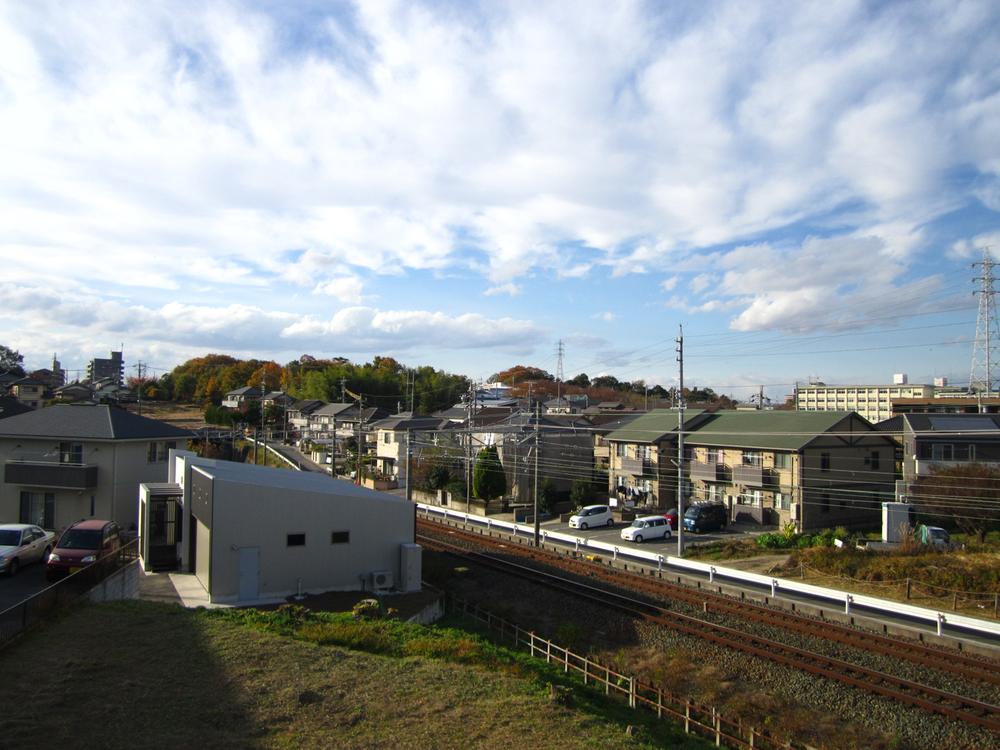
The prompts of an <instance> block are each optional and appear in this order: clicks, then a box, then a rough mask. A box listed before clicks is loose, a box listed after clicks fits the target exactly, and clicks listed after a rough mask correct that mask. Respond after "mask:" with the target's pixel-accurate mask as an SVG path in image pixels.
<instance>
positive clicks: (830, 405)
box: [795, 375, 935, 424]
mask: <svg viewBox="0 0 1000 750" xmlns="http://www.w3.org/2000/svg"><path fill="white" fill-rule="evenodd" d="M893 380H894V381H895V382H893V383H892V384H891V385H826V384H825V383H810V384H809V385H800V386H796V388H795V408H796V409H797V410H798V411H853V412H857V413H858V414H860V415H861V416H862V417H864V418H865V419H867V420H868V421H869V422H871V423H873V424H874V423H876V422H881V421H882V420H884V419H889V418H890V417H891V416H892V401H893V399H900V398H921V399H924V398H932V397H933V396H934V392H935V388H934V386H932V385H923V384H921V385H916V384H914V385H911V384H909V383H907V382H906V376H905V375H896V376H895V377H894V378H893Z"/></svg>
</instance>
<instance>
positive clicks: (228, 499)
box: [139, 452, 421, 603]
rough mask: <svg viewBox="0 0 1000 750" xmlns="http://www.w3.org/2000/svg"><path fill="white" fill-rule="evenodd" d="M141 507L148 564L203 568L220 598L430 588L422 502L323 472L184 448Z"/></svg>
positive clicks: (213, 596) (148, 489)
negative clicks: (418, 525)
mask: <svg viewBox="0 0 1000 750" xmlns="http://www.w3.org/2000/svg"><path fill="white" fill-rule="evenodd" d="M139 507H140V512H139V515H140V527H139V531H140V555H141V557H142V562H143V567H144V568H145V569H146V570H153V569H158V570H170V569H173V570H180V571H184V572H190V573H194V575H195V576H196V577H197V579H198V581H199V582H200V583H201V585H202V586H203V587H204V589H205V591H206V592H207V593H208V595H209V599H210V600H211V601H212V602H230V603H231V602H252V601H257V600H260V599H281V598H285V597H287V596H290V595H293V594H296V593H300V592H301V593H319V592H322V591H359V590H362V591H372V590H389V589H400V590H403V591H417V590H419V589H420V576H421V571H420V547H419V546H417V545H416V544H414V543H413V542H414V532H415V521H416V517H415V506H414V505H413V504H412V503H409V502H407V501H405V500H403V499H401V498H398V497H395V496H393V495H387V494H383V493H380V492H373V491H371V490H367V489H364V488H362V487H357V486H355V485H353V484H350V483H348V482H343V481H340V480H336V479H331V478H330V477H329V476H326V475H323V474H317V473H310V472H296V471H289V470H285V469H273V468H268V467H263V466H252V465H248V464H239V463H233V462H231V461H219V460H214V459H205V458H199V457H197V456H195V455H194V454H191V453H188V452H174V453H172V454H171V460H170V476H169V478H168V481H167V482H163V483H153V484H143V485H142V486H141V487H140V492H139Z"/></svg>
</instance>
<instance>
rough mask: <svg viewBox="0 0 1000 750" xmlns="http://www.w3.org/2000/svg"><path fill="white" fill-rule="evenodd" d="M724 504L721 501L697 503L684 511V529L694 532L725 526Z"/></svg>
mask: <svg viewBox="0 0 1000 750" xmlns="http://www.w3.org/2000/svg"><path fill="white" fill-rule="evenodd" d="M728 520H729V518H728V513H727V511H726V506H725V505H723V504H722V503H698V504H697V505H692V506H691V507H690V508H688V509H687V510H686V511H684V530H685V531H693V532H695V533H696V534H699V533H701V532H702V531H717V530H718V529H724V528H726V523H727V522H728Z"/></svg>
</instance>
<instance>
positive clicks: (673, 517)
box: [663, 508, 677, 530]
mask: <svg viewBox="0 0 1000 750" xmlns="http://www.w3.org/2000/svg"><path fill="white" fill-rule="evenodd" d="M663 517H664V518H666V519H667V520H668V521H670V528H671V530H672V529H676V528H677V508H671V509H670V510H668V511H667V512H666V513H664V514H663Z"/></svg>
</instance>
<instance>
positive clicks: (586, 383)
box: [566, 372, 590, 388]
mask: <svg viewBox="0 0 1000 750" xmlns="http://www.w3.org/2000/svg"><path fill="white" fill-rule="evenodd" d="M566 385H575V386H579V387H580V388H589V387H590V378H589V377H587V373H585V372H581V373H580V374H579V375H577V376H576V377H575V378H573V379H572V380H567V381H566Z"/></svg>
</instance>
